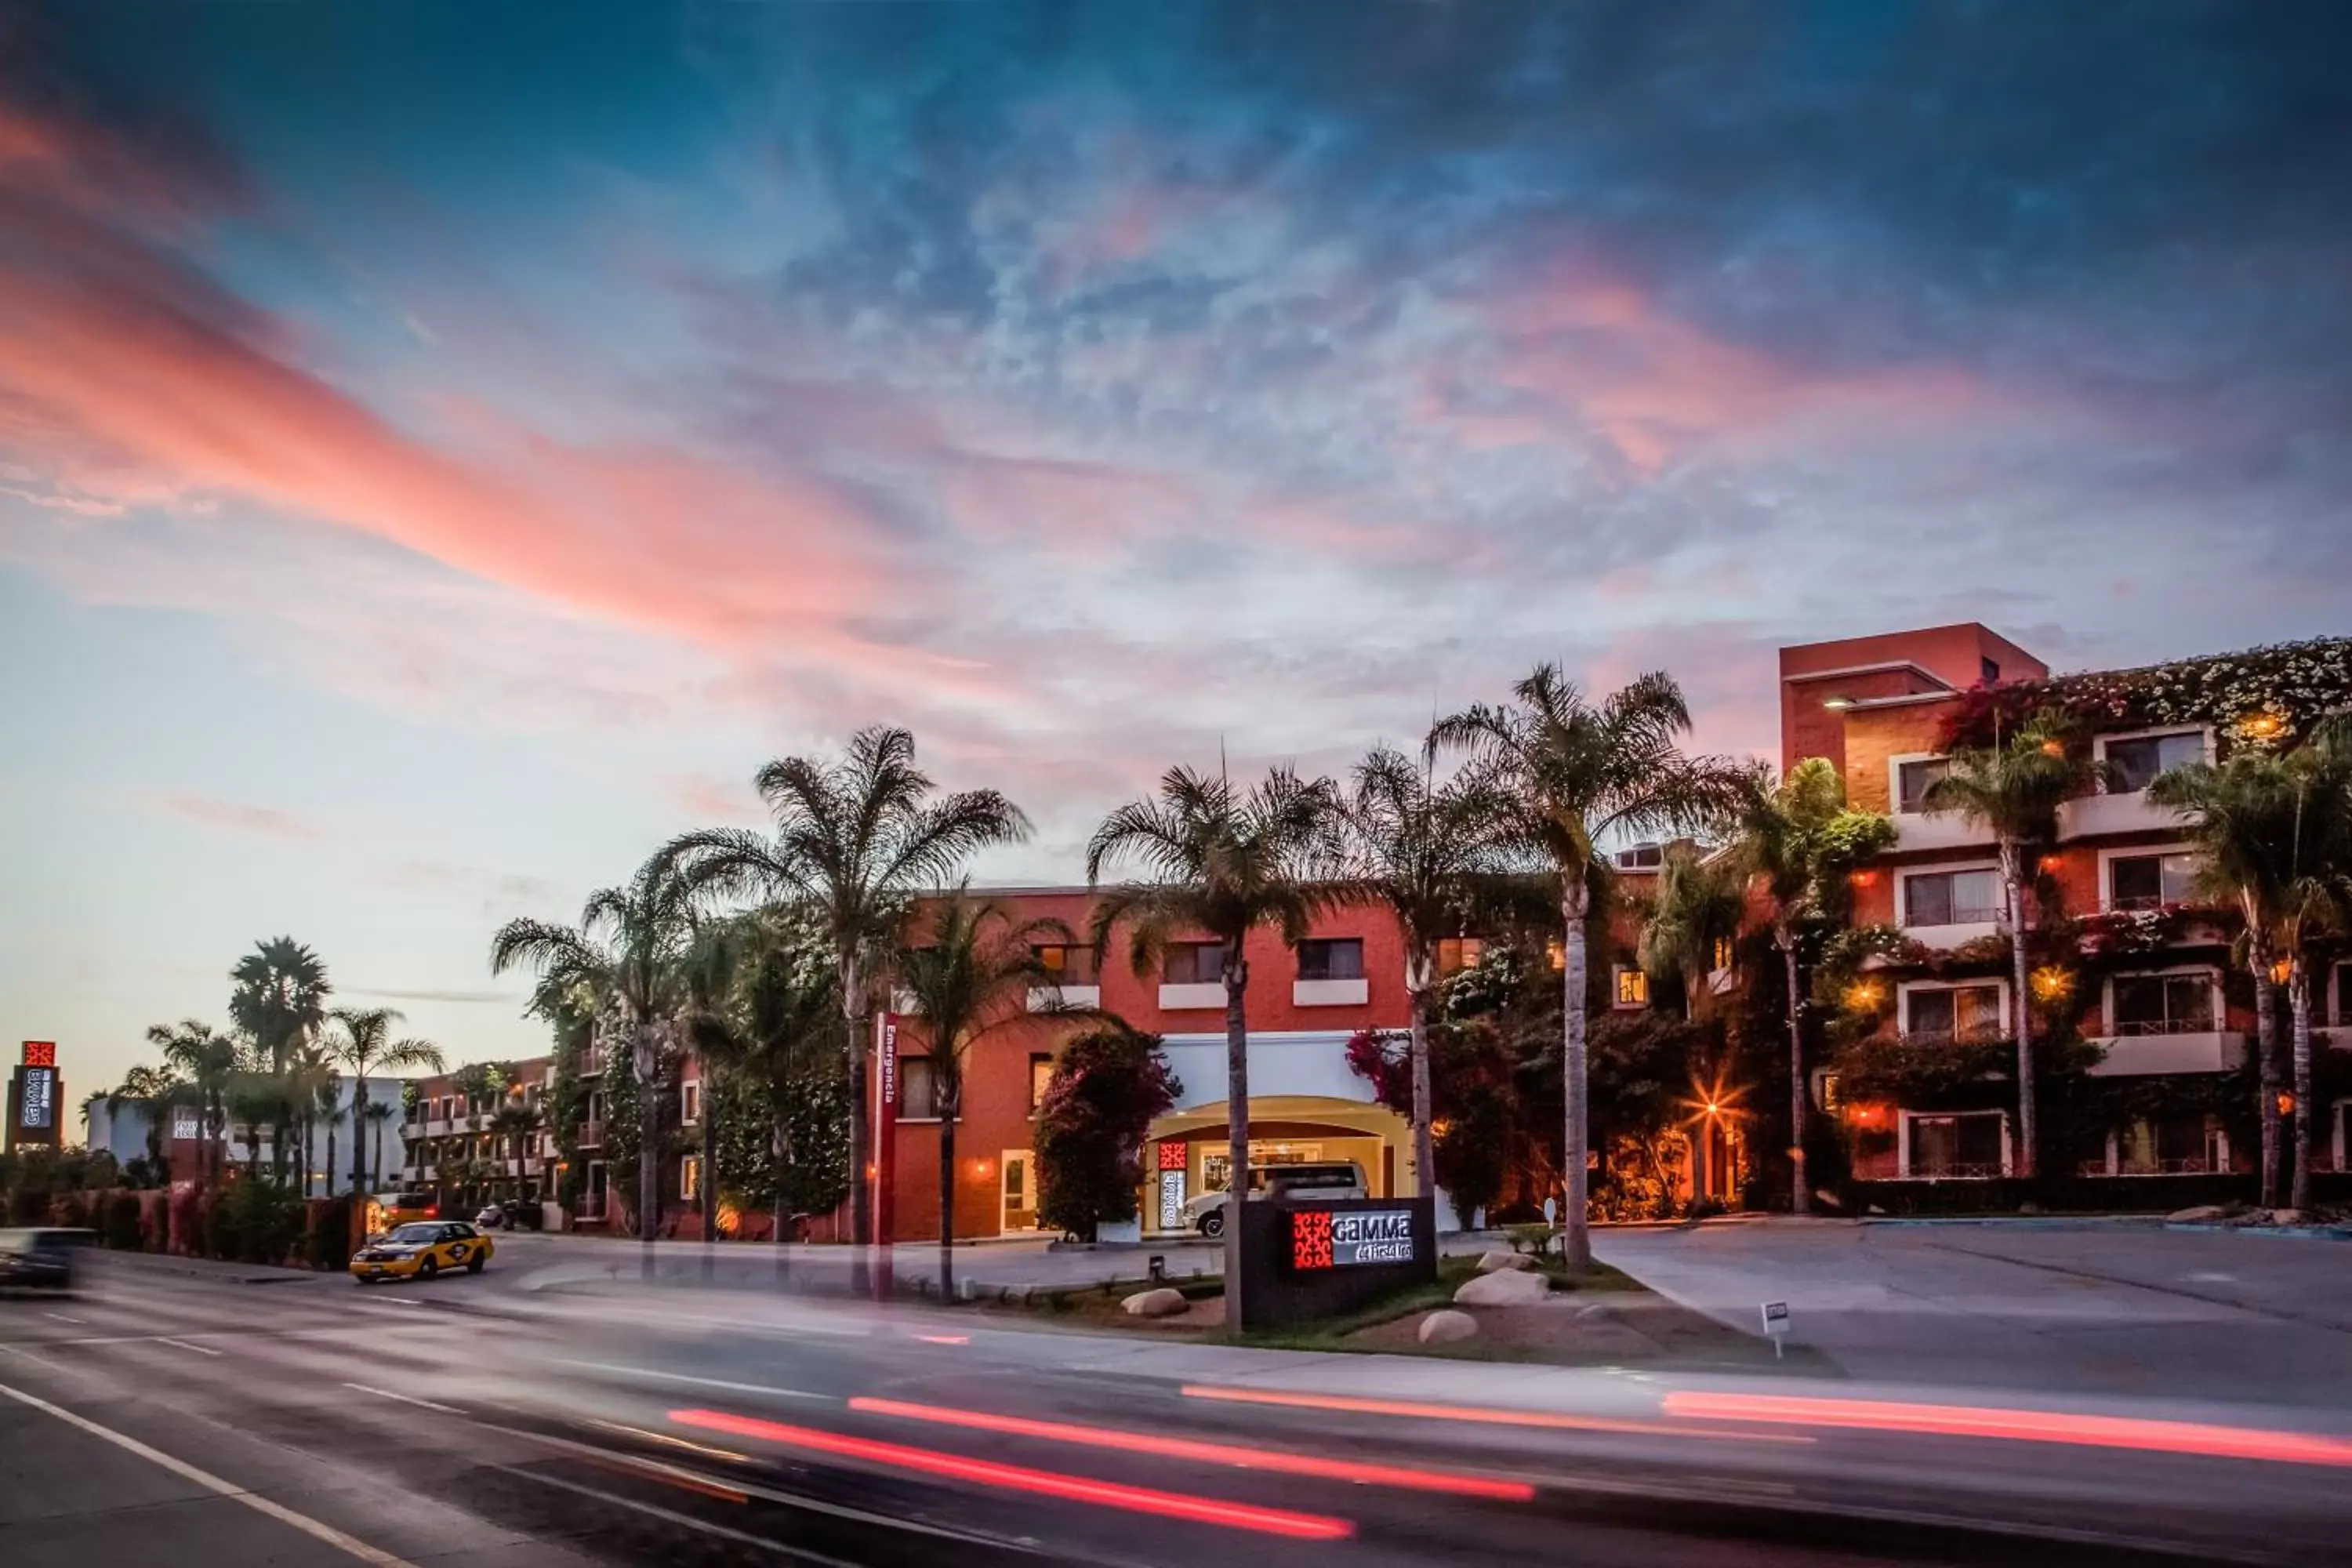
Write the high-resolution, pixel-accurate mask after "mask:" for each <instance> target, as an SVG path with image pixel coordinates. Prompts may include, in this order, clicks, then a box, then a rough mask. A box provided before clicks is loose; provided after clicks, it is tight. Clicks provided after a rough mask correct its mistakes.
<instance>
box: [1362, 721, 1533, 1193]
mask: <svg viewBox="0 0 2352 1568" xmlns="http://www.w3.org/2000/svg"><path fill="white" fill-rule="evenodd" d="M1432 765H1433V758H1432V756H1431V754H1430V753H1429V752H1426V751H1424V752H1423V753H1422V756H1421V760H1420V761H1419V762H1418V763H1416V762H1414V761H1413V759H1412V758H1410V757H1408V756H1406V755H1405V754H1404V753H1402V752H1397V751H1392V750H1390V749H1388V748H1385V747H1382V748H1379V749H1376V750H1374V751H1373V752H1370V754H1368V755H1367V756H1366V757H1365V758H1364V760H1363V761H1362V762H1360V763H1357V764H1356V772H1355V778H1354V788H1353V790H1352V791H1351V792H1350V793H1349V795H1347V796H1346V797H1345V798H1344V799H1343V800H1341V801H1340V803H1339V824H1340V826H1341V827H1342V829H1343V832H1344V839H1345V848H1344V850H1343V852H1342V855H1343V858H1342V860H1341V863H1340V866H1339V873H1338V882H1337V887H1338V892H1339V897H1340V898H1342V899H1344V900H1348V901H1350V902H1355V903H1363V904H1376V905H1379V906H1381V907H1382V908H1384V909H1386V910H1388V911H1389V912H1390V914H1391V915H1392V916H1394V917H1395V920H1396V922H1397V930H1398V931H1399V932H1400V933H1401V934H1402V937H1403V939H1404V966H1405V995H1406V998H1407V1001H1408V1004H1409V1005H1410V1006H1411V1008H1412V1035H1411V1042H1412V1043H1411V1046H1410V1048H1409V1055H1408V1060H1409V1062H1410V1064H1411V1069H1412V1102H1411V1106H1410V1109H1409V1111H1408V1114H1409V1115H1410V1116H1411V1118H1412V1162H1413V1173H1414V1179H1415V1180H1416V1182H1417V1183H1418V1184H1420V1187H1421V1190H1422V1191H1423V1192H1424V1193H1429V1194H1434V1193H1435V1190H1436V1179H1437V1161H1436V1155H1435V1152H1434V1151H1433V1147H1432V1141H1431V1134H1430V1123H1431V1118H1432V1110H1431V1089H1430V1067H1429V1020H1430V1016H1431V1012H1432V1010H1433V1006H1434V998H1435V994H1436V989H1437V978H1438V977H1437V944H1438V943H1439V942H1442V941H1444V939H1445V938H1447V937H1449V936H1458V935H1460V934H1461V932H1462V930H1463V928H1464V925H1465V922H1466V921H1467V920H1468V918H1469V914H1470V910H1471V906H1472V904H1473V903H1474V902H1475V899H1476V896H1477V893H1478V890H1479V887H1480V883H1481V880H1482V879H1483V878H1484V876H1485V875H1486V873H1488V872H1490V871H1493V870H1494V869H1496V824H1497V823H1498V822H1500V821H1501V820H1502V815H1503V803H1502V802H1501V801H1500V800H1499V799H1498V798H1497V797H1496V795H1495V794H1494V793H1493V792H1492V791H1491V790H1487V789H1485V788H1482V787H1480V785H1479V784H1478V782H1477V781H1476V780H1475V779H1474V778H1471V777H1468V776H1466V775H1463V774H1456V775H1455V776H1454V777H1453V778H1451V779H1448V780H1446V781H1445V782H1444V783H1443V784H1438V783H1435V782H1434V781H1433V779H1432V777H1431V771H1432Z"/></svg>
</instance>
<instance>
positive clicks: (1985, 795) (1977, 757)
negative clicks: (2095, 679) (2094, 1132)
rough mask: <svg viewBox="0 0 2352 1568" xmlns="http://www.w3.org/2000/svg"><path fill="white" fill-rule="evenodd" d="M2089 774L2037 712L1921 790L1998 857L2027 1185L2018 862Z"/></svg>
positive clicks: (2031, 1141) (2027, 1001) (2026, 1026)
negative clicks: (1980, 834) (1986, 836)
mask: <svg viewBox="0 0 2352 1568" xmlns="http://www.w3.org/2000/svg"><path fill="white" fill-rule="evenodd" d="M2097 777H2098V770H2097V768H2096V767H2095V765H2094V764H2093V763H2091V761H2090V759H2089V758H2088V757H2086V756H2085V755H2084V752H2083V749H2082V747H2081V746H2080V745H2079V744H2077V743H2076V741H2075V737H2074V729H2073V726H2072V724H2071V723H2070V722H2069V721H2068V720H2067V718H2066V717H2065V715H2064V714H2063V713H2062V712H2059V711H2057V710H2044V711H2042V712H2041V713H2039V714H2036V715H2035V716H2034V717H2032V719H2029V720H2028V721H2026V722H2025V723H2024V724H2023V725H2022V726H2021V727H2020V728H2019V729H2018V730H2017V731H2016V732H2015V733H2014V734H2012V735H2011V736H2010V737H2009V739H2008V740H2007V741H2006V742H2003V741H2002V740H2001V739H2000V735H1999V734H1998V733H1996V734H1995V735H1994V737H1993V743H1992V744H1991V745H1990V746H1984V747H1978V746H1964V747H1961V748H1960V749H1958V750H1957V751H1955V752H1953V753H1952V757H1951V763H1950V771H1949V772H1948V773H1945V775H1944V776H1943V777H1942V778H1939V779H1937V781H1936V782H1935V783H1934V784H1929V785H1928V786H1927V795H1925V796H1924V797H1923V799H1922V801H1921V804H1922V805H1924V806H1925V807H1926V809H1927V811H1928V812H1929V813H1931V814H1942V815H1949V816H1960V817H1964V818H1966V819H1967V820H1968V821H1969V822H1972V823H1974V824H1976V825H1977V826H1979V827H1981V828H1984V829H1985V830H1986V831H1988V832H1990V834H1991V835H1992V836H1993V843H1994V845H1995V847H1996V848H1997V852H1998V853H1999V855H2000V888H2001V899H2002V902H2003V908H2002V910H2001V912H2000V921H2001V924H2002V925H2003V926H2004V927H2006V929H2007V931H2008V933H2009V954H2010V971H2011V973H2010V991H2011V997H2012V999H2013V1001H2014V1003H2015V1007H2016V1031H2017V1142H2018V1159H2017V1169H2018V1173H2019V1174H2020V1175H2022V1176H2025V1177H2027V1178H2029V1179H2031V1178H2032V1175H2033V1173H2034V1171H2035V1169H2036V1166H2037V1161H2038V1152H2039V1149H2040V1146H2041V1140H2040V1129H2039V1127H2038V1125H2037V1116H2036V1112H2035V1108H2034V1083H2033V1014H2032V994H2031V992H2030V991H2029V989H2028V987H2027V984H2026V973H2025V972H2026V930H2025V887H2026V876H2025V868H2026V857H2027V852H2028V851H2029V850H2030V849H2032V847H2033V846H2035V845H2037V844H2041V843H2043V842H2045V841H2046V840H2048V839H2049V838H2050V837H2052V836H2053V834H2054V833H2055V832H2056V828H2057V816H2058V808H2059V806H2060V805H2063V804H2064V803H2065V802H2067V801H2069V800H2072V799H2074V797H2075V796H2076V795H2081V794H2082V793H2083V792H2084V790H2086V789H2088V788H2089V787H2090V786H2091V784H2092V783H2093V782H2094V781H2095V779H2096V778H2097Z"/></svg>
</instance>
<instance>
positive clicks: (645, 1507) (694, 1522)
mask: <svg viewBox="0 0 2352 1568" xmlns="http://www.w3.org/2000/svg"><path fill="white" fill-rule="evenodd" d="M498 1468H499V1469H500V1470H503V1471H504V1472H505V1473H507V1474H508V1475H510V1476H520V1477H521V1478H522V1479H525V1480H530V1481H537V1482H539V1483H540V1485H541V1486H548V1487H555V1488H557V1489H561V1490H562V1491H567V1492H576V1493H578V1494H579V1495H580V1496H582V1497H584V1498H592V1499H593V1500H596V1501H598V1502H606V1503H611V1504H612V1505H613V1506H614V1507H615V1508H625V1509H631V1510H635V1511H636V1512H638V1513H642V1514H646V1515H649V1516H650V1517H652V1518H655V1519H658V1520H664V1521H667V1522H669V1523H671V1524H676V1525H681V1526H683V1527H684V1528H686V1529H688V1530H698V1531H701V1532H702V1533H703V1534H705V1535H715V1536H718V1537H719V1539H720V1540H722V1541H733V1542H740V1543H741V1544H743V1545H745V1546H757V1547H759V1548H761V1550H763V1551H767V1552H777V1553H779V1554H780V1555H782V1556H785V1557H796V1558H798V1559H800V1560H801V1561H802V1562H803V1563H824V1565H825V1568H851V1565H850V1564H849V1563H845V1562H844V1561H843V1560H842V1559H841V1558H838V1557H827V1556H826V1555H825V1554H824V1552H812V1551H810V1550H809V1549H808V1548H807V1547H805V1546H794V1545H793V1544H791V1543H790V1542H782V1541H778V1540H775V1539H774V1538H773V1537H771V1536H766V1535H753V1534H752V1533H751V1531H747V1530H735V1529H732V1528H730V1527H729V1526H727V1525H724V1524H719V1523H716V1522H714V1521H710V1520H707V1519H697V1518H695V1517H694V1516H693V1515H692V1514H690V1513H680V1512H678V1511H677V1510H676V1509H670V1508H664V1507H662V1506H661V1505H660V1504H659V1503H652V1502H640V1501H638V1500H636V1499H635V1498H625V1497H615V1496H614V1495H613V1494H612V1493H611V1492H600V1491H598V1490H597V1489H595V1488H594V1487H583V1486H582V1485H581V1484H580V1483H579V1482H577V1481H567V1480H562V1479H559V1478H557V1477H554V1476H550V1475H542V1474H541V1472H539V1471H537V1470H526V1469H524V1468H521V1467H520V1466H519V1465H500V1466H499V1467H498Z"/></svg>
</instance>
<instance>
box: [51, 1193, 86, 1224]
mask: <svg viewBox="0 0 2352 1568" xmlns="http://www.w3.org/2000/svg"><path fill="white" fill-rule="evenodd" d="M48 1219H49V1223H50V1224H51V1225H61V1226H67V1227H68V1229H72V1230H81V1229H84V1228H86V1227H87V1226H89V1204H88V1203H86V1202H84V1201H83V1199H82V1195H81V1194H79V1193H59V1194H57V1195H56V1196H54V1197H52V1198H51V1199H50V1200H49V1215H48Z"/></svg>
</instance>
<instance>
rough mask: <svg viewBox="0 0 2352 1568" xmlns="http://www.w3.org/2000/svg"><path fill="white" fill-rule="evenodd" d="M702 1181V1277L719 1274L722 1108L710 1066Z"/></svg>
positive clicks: (705, 1083)
mask: <svg viewBox="0 0 2352 1568" xmlns="http://www.w3.org/2000/svg"><path fill="white" fill-rule="evenodd" d="M699 1098H700V1100H701V1101H702V1106H701V1110H702V1180H701V1181H700V1182H699V1183H698V1184H697V1187H696V1194H695V1195H696V1196H697V1197H698V1198H699V1199H700V1200H701V1203H702V1274H703V1278H704V1279H709V1278H710V1277H711V1276H712V1275H714V1274H716V1273H717V1272H718V1271H719V1255H718V1252H717V1247H718V1246H719V1108H718V1105H717V1104H716V1103H715V1102H714V1101H713V1100H711V1098H710V1063H709V1061H707V1060H706V1061H705V1062H704V1063H703V1064H702V1092H701V1095H700V1097H699Z"/></svg>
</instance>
